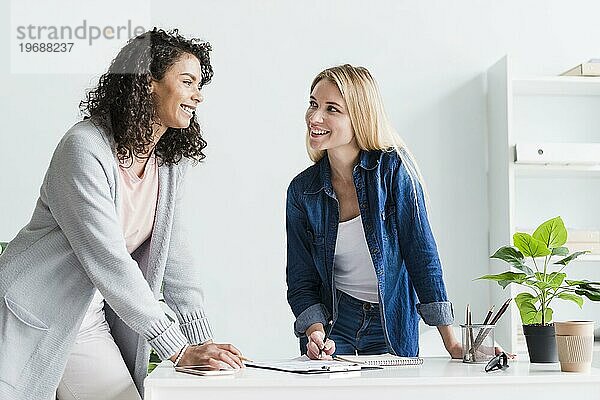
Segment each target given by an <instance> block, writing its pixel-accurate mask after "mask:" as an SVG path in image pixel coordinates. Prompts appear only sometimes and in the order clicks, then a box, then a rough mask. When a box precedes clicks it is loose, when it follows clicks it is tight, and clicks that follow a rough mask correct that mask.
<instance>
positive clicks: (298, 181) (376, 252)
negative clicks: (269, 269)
mask: <svg viewBox="0 0 600 400" xmlns="http://www.w3.org/2000/svg"><path fill="white" fill-rule="evenodd" d="M404 162H405V161H403V160H401V159H400V156H399V155H398V153H397V152H396V151H361V153H360V160H359V163H358V164H357V165H356V166H355V167H354V170H353V173H352V176H353V179H354V185H355V187H356V194H357V196H358V205H359V209H360V214H361V216H362V221H363V228H364V232H365V237H366V241H367V246H368V248H369V252H370V254H371V258H372V260H373V265H374V267H375V273H376V276H377V286H378V292H379V303H380V304H381V308H380V309H381V314H382V315H381V317H382V323H383V327H384V332H385V336H386V337H385V340H386V343H387V345H388V348H389V349H390V352H392V353H395V354H397V355H402V356H416V355H418V351H419V340H418V339H419V332H418V330H419V327H418V322H419V316H420V317H421V318H423V321H424V322H425V323H426V324H428V325H432V326H438V325H451V324H452V323H453V321H454V316H453V310H452V304H451V303H450V302H449V301H448V298H447V295H446V288H445V285H444V281H443V278H442V267H441V264H440V259H439V256H438V252H437V247H436V244H435V239H434V237H433V234H432V232H431V227H430V225H429V221H428V219H427V211H426V208H425V201H424V196H423V190H422V187H421V185H420V184H419V182H418V181H417V180H416V179H415V181H414V185H413V181H412V180H411V177H410V176H409V174H408V171H407V169H406V165H405V164H404ZM406 162H408V161H406ZM415 200H416V201H415ZM338 223H339V204H338V201H337V198H336V196H335V192H334V190H333V186H332V184H331V169H330V165H329V160H328V158H327V155H325V156H324V157H323V158H322V159H321V160H320V161H319V162H317V163H316V164H315V165H313V166H311V167H309V168H307V169H306V170H304V171H303V172H301V173H300V174H299V175H298V176H296V177H295V178H294V179H293V180H292V182H291V183H290V186H289V188H288V192H287V204H286V230H287V269H286V275H287V286H288V290H287V299H288V303H289V304H290V307H291V308H292V312H293V313H294V316H295V317H296V321H295V323H294V332H295V334H296V336H298V337H302V336H304V332H305V331H306V329H307V328H308V327H309V326H310V325H312V324H314V323H317V322H321V323H323V324H324V325H325V324H326V323H327V322H328V321H329V320H330V319H332V320H333V321H334V323H335V320H336V319H337V299H336V290H335V282H334V278H333V276H334V275H333V258H334V254H335V244H336V238H337V230H338Z"/></svg>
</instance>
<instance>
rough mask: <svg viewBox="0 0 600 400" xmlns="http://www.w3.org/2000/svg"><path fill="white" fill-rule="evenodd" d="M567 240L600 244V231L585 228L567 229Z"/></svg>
mask: <svg viewBox="0 0 600 400" xmlns="http://www.w3.org/2000/svg"><path fill="white" fill-rule="evenodd" d="M567 240H568V241H569V242H582V243H598V244H600V231H595V230H583V229H567Z"/></svg>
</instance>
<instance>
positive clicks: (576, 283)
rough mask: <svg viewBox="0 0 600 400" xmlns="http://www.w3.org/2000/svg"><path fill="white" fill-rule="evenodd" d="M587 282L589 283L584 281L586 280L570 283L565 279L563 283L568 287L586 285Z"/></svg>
mask: <svg viewBox="0 0 600 400" xmlns="http://www.w3.org/2000/svg"><path fill="white" fill-rule="evenodd" d="M588 282H589V281H586V280H582V281H571V280H569V279H566V280H565V283H566V284H567V285H569V286H573V285H580V284H583V283H588Z"/></svg>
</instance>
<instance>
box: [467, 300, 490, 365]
mask: <svg viewBox="0 0 600 400" xmlns="http://www.w3.org/2000/svg"><path fill="white" fill-rule="evenodd" d="M495 307H496V306H495V305H494V304H492V306H491V307H490V309H489V310H488V312H487V315H486V316H485V319H484V320H483V325H488V324H489V323H490V320H491V318H492V314H493V313H494V308H495ZM483 333H484V330H483V329H482V330H480V331H479V333H478V334H477V338H476V339H475V343H473V346H472V347H471V348H470V349H469V353H471V354H473V355H474V354H475V344H476V343H481V340H482V336H483Z"/></svg>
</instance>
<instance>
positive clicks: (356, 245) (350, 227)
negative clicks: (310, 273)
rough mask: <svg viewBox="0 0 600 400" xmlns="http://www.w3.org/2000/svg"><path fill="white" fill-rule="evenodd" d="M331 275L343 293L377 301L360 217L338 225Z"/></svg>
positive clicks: (370, 260)
mask: <svg viewBox="0 0 600 400" xmlns="http://www.w3.org/2000/svg"><path fill="white" fill-rule="evenodd" d="M333 276H334V281H335V286H336V288H337V289H339V290H341V291H342V292H344V293H347V294H349V295H350V296H352V297H355V298H357V299H359V300H362V301H368V302H369V303H378V302H379V298H378V292H377V275H375V267H374V266H373V260H372V259H371V254H370V253H369V247H368V246H367V240H366V238H365V231H364V229H363V225H362V219H361V216H360V215H359V216H358V217H356V218H353V219H351V220H349V221H345V222H340V223H339V224H338V235H337V241H336V244H335V256H334V258H333Z"/></svg>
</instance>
